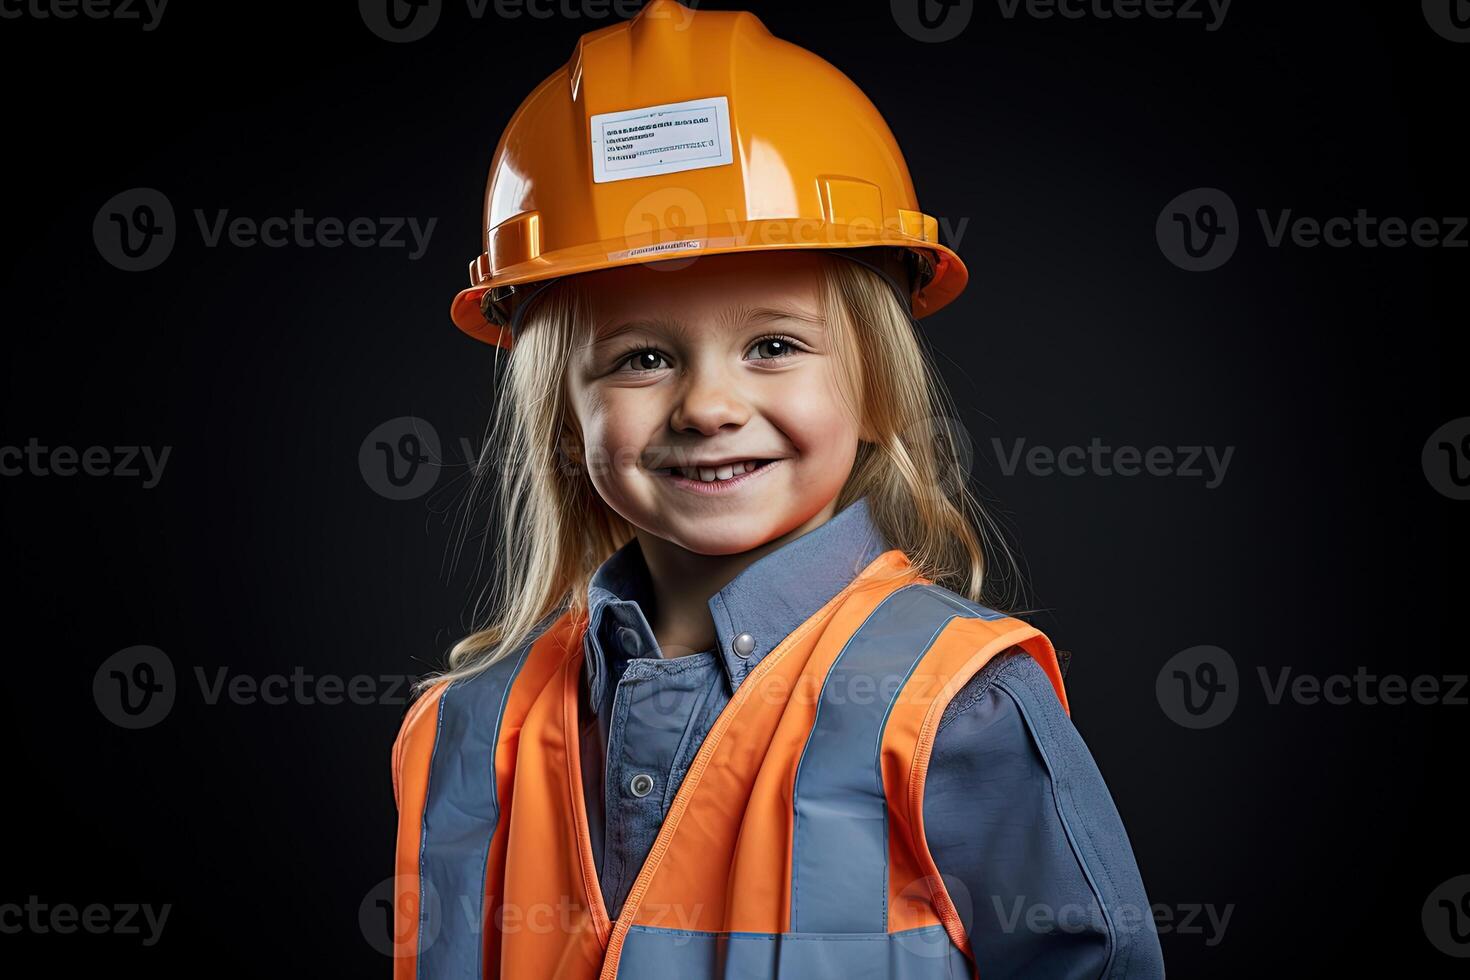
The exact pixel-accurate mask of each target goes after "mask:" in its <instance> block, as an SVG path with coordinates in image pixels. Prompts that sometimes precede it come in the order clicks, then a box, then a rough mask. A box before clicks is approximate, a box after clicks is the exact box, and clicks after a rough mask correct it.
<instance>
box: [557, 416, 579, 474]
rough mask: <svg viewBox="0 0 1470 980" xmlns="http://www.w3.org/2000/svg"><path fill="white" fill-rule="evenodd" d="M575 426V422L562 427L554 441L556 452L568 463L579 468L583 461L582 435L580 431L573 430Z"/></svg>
mask: <svg viewBox="0 0 1470 980" xmlns="http://www.w3.org/2000/svg"><path fill="white" fill-rule="evenodd" d="M575 427H576V423H571V424H569V425H566V426H563V427H562V430H561V437H560V438H559V439H557V443H556V452H557V455H558V456H560V457H561V458H562V459H564V460H566V462H567V463H568V464H569V465H571V466H573V467H576V468H577V469H579V470H580V469H581V468H582V462H583V460H582V455H583V454H582V436H581V433H580V432H577V431H574V429H575Z"/></svg>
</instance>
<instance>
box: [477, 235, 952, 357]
mask: <svg viewBox="0 0 1470 980" xmlns="http://www.w3.org/2000/svg"><path fill="white" fill-rule="evenodd" d="M875 245H892V246H899V247H903V248H911V249H917V250H921V251H924V252H927V253H928V255H929V257H930V260H931V261H932V262H933V264H934V277H933V278H932V279H931V280H930V281H929V282H928V283H927V284H926V285H925V286H924V287H923V288H922V289H921V290H919V291H918V292H916V293H915V294H914V295H913V297H912V300H913V310H912V312H913V316H914V318H915V319H921V318H923V317H925V316H928V315H929V314H931V313H934V312H936V311H938V310H940V309H942V308H944V307H945V306H947V305H948V304H949V303H950V302H951V301H952V300H953V299H954V298H955V297H956V296H958V295H959V294H960V293H961V292H962V291H963V290H964V288H965V284H966V283H967V282H968V281H969V271H968V270H967V269H966V268H965V263H964V262H963V260H961V259H960V257H959V255H958V254H957V253H956V252H955V251H954V250H953V249H951V248H949V247H948V246H945V245H942V244H940V243H939V242H935V241H928V240H926V239H923V238H918V237H915V236H912V235H905V234H902V233H901V232H898V231H896V230H893V229H889V228H878V227H874V226H871V225H866V226H865V225H840V224H833V223H830V222H820V221H816V222H814V221H813V220H811V219H762V220H757V221H747V222H742V223H739V224H734V225H721V226H707V227H704V228H699V229H668V230H666V231H663V232H661V233H660V235H659V237H658V238H653V237H651V236H648V235H640V236H637V237H636V238H616V239H608V240H605V241H601V242H594V243H591V244H588V245H581V246H577V247H575V248H566V249H560V250H557V251H552V252H547V253H545V254H542V255H539V256H537V257H536V258H534V259H530V260H528V261H524V262H520V263H518V264H516V265H511V266H507V267H506V268H504V269H500V270H495V271H494V272H493V274H492V266H491V263H490V256H488V255H481V256H480V257H479V258H478V259H476V260H475V262H473V263H471V266H470V270H471V282H472V285H470V286H469V287H468V288H467V289H464V290H462V291H460V293H459V294H458V295H457V296H455V297H454V301H453V303H451V304H450V308H449V316H450V319H452V320H453V321H454V324H455V326H457V327H459V329H460V330H462V331H464V332H465V333H467V334H469V335H470V336H471V337H474V338H475V339H476V340H479V341H482V342H484V343H487V344H493V345H496V346H499V347H504V348H509V347H510V346H511V336H510V331H509V330H507V329H505V328H503V327H501V326H498V325H496V324H494V323H491V322H489V321H488V320H486V319H485V316H484V314H483V313H482V312H481V310H480V304H481V299H482V297H483V296H484V294H485V293H486V292H487V291H488V290H490V289H491V288H493V287H496V286H515V285H521V284H525V283H533V282H539V281H542V280H545V279H552V278H560V277H562V276H571V275H577V274H579V273H583V272H596V271H598V270H601V269H613V268H618V267H620V266H627V265H634V264H648V263H654V262H661V261H671V260H679V259H689V258H697V257H699V256H702V255H724V254H729V253H733V252H765V251H778V250H782V249H808V248H815V249H823V250H825V249H843V248H870V247H872V246H875Z"/></svg>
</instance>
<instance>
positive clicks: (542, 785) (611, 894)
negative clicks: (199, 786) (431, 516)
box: [393, 0, 1163, 980]
mask: <svg viewBox="0 0 1470 980" xmlns="http://www.w3.org/2000/svg"><path fill="white" fill-rule="evenodd" d="M486 228H487V235H486V249H485V254H483V255H482V256H480V258H478V259H477V260H476V261H475V263H474V264H473V265H472V266H471V282H472V286H471V288H470V289H468V290H466V291H465V292H463V293H461V294H460V296H459V297H457V298H456V300H455V304H454V307H453V309H452V315H453V317H454V319H455V322H456V323H457V324H459V326H460V327H461V328H462V329H464V330H466V331H467V332H469V333H471V334H472V335H474V336H477V337H480V338H482V339H485V340H488V341H490V342H492V343H494V344H496V345H497V346H498V347H500V348H502V349H505V350H508V351H511V353H510V355H509V356H508V358H507V364H506V373H505V377H504V379H503V381H502V384H501V388H500V402H499V411H498V414H497V417H496V421H495V426H494V430H493V439H492V446H493V449H492V450H491V451H490V453H489V454H488V458H493V459H494V460H495V461H496V463H497V465H496V466H495V467H494V469H495V474H496V476H498V477H499V483H500V487H499V492H500V498H499V499H500V507H499V518H500V541H499V548H500V552H501V561H500V563H499V566H498V569H497V571H498V579H497V582H496V583H495V585H496V588H495V589H494V592H493V595H494V598H495V607H494V609H493V610H492V614H491V616H490V617H489V620H488V624H487V625H486V626H485V628H483V629H482V630H480V631H479V632H476V633H474V634H473V635H471V636H469V637H467V638H466V639H464V640H463V641H461V642H460V643H459V644H458V645H456V646H455V648H454V649H453V651H452V652H451V654H450V658H449V669H448V670H447V672H445V673H443V674H441V675H438V676H436V677H432V678H429V679H428V680H426V681H425V683H424V685H423V694H422V696H421V697H420V698H419V699H418V700H417V701H416V702H415V704H414V705H413V707H412V708H411V709H410V711H409V714H408V717H407V718H406V719H405V721H404V723H403V727H402V730H401V732H400V734H399V736H398V739H397V742H396V744H395V745H394V749H393V784H394V792H395V795H396V799H397V803H398V808H399V832H398V861H397V871H396V888H395V894H396V898H397V911H398V922H399V926H400V934H399V935H398V936H397V937H396V941H397V957H396V976H398V977H399V978H400V980H403V978H410V977H417V978H426V980H430V978H431V980H438V978H450V977H454V978H471V977H476V978H478V977H508V978H533V980H542V978H588V980H590V978H595V977H601V978H604V980H611V978H614V977H632V978H640V980H641V978H664V977H669V978H711V980H713V978H716V977H730V978H733V977H741V978H754V977H787V978H803V980H805V978H821V977H842V978H905V980H927V978H941V977H944V978H958V977H973V976H977V975H978V976H983V977H985V978H987V980H992V978H997V977H1008V976H1022V975H1025V976H1037V977H1057V976H1066V977H1091V976H1108V977H1159V976H1162V975H1163V966H1162V960H1161V957H1160V953H1159V946H1158V939H1157V935H1156V933H1155V931H1154V928H1153V920H1152V918H1151V915H1150V912H1149V905H1148V900H1147V898H1146V897H1145V894H1144V889H1143V885H1142V882H1141V880H1140V877H1139V873H1138V869H1137V867H1136V865H1135V862H1134V859H1133V855H1132V853H1131V850H1130V846H1129V843H1128V838H1127V834H1126V833H1125V831H1124V828H1123V825H1122V823H1121V821H1120V819H1119V817H1118V813H1117V811H1116V809H1115V808H1114V806H1113V803H1112V800H1111V798H1110V797H1109V795H1108V792H1107V789H1106V787H1105V785H1104V783H1103V780H1102V777H1101V776H1100V775H1099V773H1098V770H1097V767H1096V766H1095V764H1094V763H1093V760H1092V758H1091V756H1090V755H1089V753H1088V751H1087V748H1086V747H1085V745H1084V744H1083V742H1082V739H1081V738H1080V737H1079V736H1078V734H1077V731H1076V730H1075V729H1074V728H1073V727H1072V725H1071V722H1070V720H1069V715H1068V705H1067V699H1066V693H1065V690H1064V687H1063V681H1062V673H1061V670H1060V669H1059V665H1058V662H1057V658H1056V655H1055V653H1054V652H1053V648H1052V645H1051V643H1050V642H1049V641H1048V640H1047V638H1046V637H1045V636H1043V635H1042V634H1041V633H1040V632H1039V631H1038V630H1036V629H1035V628H1034V627H1032V626H1029V625H1027V624H1026V623H1024V622H1021V621H1020V620H1018V619H1015V618H1012V617H1010V616H1007V615H1005V614H1003V613H1001V612H997V611H995V610H994V609H992V608H988V607H987V606H985V605H981V604H980V602H979V599H980V598H981V595H982V585H983V584H984V582H983V579H984V578H985V572H986V565H987V562H986V558H987V555H986V554H985V548H984V545H983V542H984V538H985V536H984V535H982V534H981V533H980V529H981V528H983V527H984V526H985V525H984V519H983V515H982V513H981V511H980V508H979V507H978V505H977V504H976V502H975V500H974V498H973V497H972V496H971V495H970V493H969V491H968V489H967V487H966V486H965V483H964V479H963V473H960V474H958V477H959V478H956V472H955V467H954V465H953V460H954V458H955V456H956V446H955V444H954V442H955V440H954V438H953V436H952V434H951V431H950V429H949V428H948V427H947V426H946V425H945V424H944V420H945V419H946V418H948V417H950V416H951V415H952V414H953V413H952V411H951V409H950V406H949V399H948V396H947V395H946V394H945V392H944V391H943V389H942V387H941V386H940V384H939V383H938V381H937V380H936V376H935V374H934V372H933V369H932V366H931V364H930V361H929V359H928V357H927V356H926V354H925V353H924V349H923V346H922V343H921V340H920V338H919V336H918V328H917V325H916V324H915V323H914V320H913V317H915V316H924V315H927V314H928V313H931V312H933V311H934V310H936V309H938V308H940V307H941V306H943V305H945V304H946V303H948V302H949V301H950V300H952V299H953V298H954V297H955V296H956V295H958V293H959V292H960V291H961V290H962V289H963V287H964V284H965V279H966V272H965V268H964V265H963V264H962V263H961V262H960V260H959V257H958V256H957V255H955V253H954V252H953V251H952V250H950V249H949V248H948V247H946V246H944V245H943V244H941V243H940V242H939V241H938V236H937V234H936V230H937V222H936V220H935V219H934V218H932V217H930V216H928V215H925V214H923V213H922V212H920V211H919V209H918V202H917V200H916V199H915V196H914V192H913V187H912V183H911V181H910V178H909V175H908V170H907V167H906V164H905V163H904V160H903V158H902V155H901V154H900V152H899V149H898V146H897V145H896V143H895V142H894V140H893V137H892V135H891V133H890V132H889V130H888V128H887V126H886V124H885V123H884V122H883V120H882V117H881V116H880V115H879V114H878V113H877V110H876V109H875V108H874V107H873V106H872V104H871V103H870V102H869V101H868V100H867V98H866V97H865V96H864V95H863V94H862V93H861V92H860V91H859V90H858V89H857V88H856V87H855V86H853V84H852V83H851V82H850V81H849V80H848V79H847V78H846V77H845V76H844V75H842V74H841V73H840V72H839V71H837V70H836V69H835V68H833V67H832V66H830V65H828V64H827V63H826V62H824V61H822V60H821V59H819V58H817V57H816V56H815V55H813V54H811V53H810V52H807V51H805V50H803V49H801V48H798V47H795V46H793V45H790V44H787V43H785V42H782V41H779V40H777V39H775V38H773V37H772V36H771V35H770V34H769V33H768V32H767V31H766V30H765V28H764V26H763V25H762V24H761V22H760V21H759V20H757V19H756V18H755V17H754V16H752V15H750V14H748V13H716V12H695V11H693V10H690V9H688V8H685V7H683V6H682V5H681V4H679V3H677V2H676V0H652V2H650V3H649V4H648V5H647V6H646V7H645V8H644V9H643V10H642V11H641V12H640V14H639V15H638V16H637V17H636V18H635V19H634V20H632V21H630V22H628V23H623V24H618V25H615V26H612V27H608V28H605V29H603V30H599V31H595V32H593V33H591V34H588V35H585V36H584V37H583V38H582V39H581V40H580V42H579V44H578V46H577V49H576V51H575V52H574V54H573V57H572V59H571V61H570V62H569V63H568V65H567V66H565V67H564V68H563V69H561V70H560V71H558V72H557V73H556V74H554V75H552V76H551V77H550V78H548V79H547V80H546V81H545V82H544V83H543V84H542V85H541V86H539V87H538V88H537V89H536V90H535V91H534V92H532V94H531V95H530V96H529V97H528V98H527V100H526V101H525V103H524V104H523V105H522V106H521V108H520V109H519V110H518V111H517V113H516V114H515V116H514V117H513V118H512V119H511V121H510V123H509V125H508V127H507V130H506V132H505V134H504V135H503V136H502V138H501V141H500V145H499V147H498V149H497V152H496V154H495V159H494V162H493V163H492V170H491V176H490V183H489V188H488V192H487V201H486ZM485 468H487V469H488V468H489V467H488V466H487V467H485Z"/></svg>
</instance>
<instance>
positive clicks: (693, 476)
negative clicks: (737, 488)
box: [673, 459, 755, 483]
mask: <svg viewBox="0 0 1470 980" xmlns="http://www.w3.org/2000/svg"><path fill="white" fill-rule="evenodd" d="M753 469H755V462H754V460H748V459H747V460H742V461H741V462H738V463H731V464H729V465H728V466H719V467H712V466H700V467H690V466H676V467H673V470H674V472H676V473H679V474H682V475H683V476H684V477H686V478H687V479H690V480H700V481H702V482H704V483H713V482H715V481H716V480H729V479H733V478H734V477H737V476H740V475H742V474H744V473H749V472H750V471H751V470H753Z"/></svg>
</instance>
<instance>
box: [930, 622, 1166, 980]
mask: <svg viewBox="0 0 1470 980" xmlns="http://www.w3.org/2000/svg"><path fill="white" fill-rule="evenodd" d="M924 827H925V836H926V838H927V841H928V845H929V851H930V854H931V855H932V856H933V858H934V862H935V865H936V866H937V867H938V869H939V873H940V875H941V877H942V878H943V880H944V884H945V888H946V889H947V890H948V891H949V894H950V897H951V899H953V901H954V904H955V908H956V910H957V911H958V912H959V915H960V918H961V920H962V921H963V922H964V925H965V930H966V934H967V935H968V936H969V939H970V946H971V949H972V951H973V952H974V955H975V966H976V969H977V971H978V975H979V976H980V977H981V978H983V980H1002V978H1008V977H1048V978H1053V977H1055V978H1083V977H1089V978H1091V977H1121V978H1126V980H1152V978H1158V977H1163V976H1164V962H1163V955H1162V953H1161V951H1160V949H1159V939H1158V933H1157V931H1156V927H1155V924H1154V920H1153V916H1152V914H1151V912H1150V909H1149V903H1148V898H1147V896H1146V895H1145V893H1144V888H1143V881H1142V878H1141V877H1140V875H1139V872H1138V865H1137V862H1136V861H1135V860H1134V857H1133V849H1132V846H1131V845H1130V843H1129V841H1128V835H1127V832H1126V831H1125V830H1124V829H1123V821H1122V818H1121V817H1119V815H1118V811H1117V808H1116V807H1115V806H1114V804H1113V799H1112V796H1111V795H1110V794H1109V793H1108V789H1107V786H1106V785H1105V784H1104V782H1103V778H1102V774H1101V773H1100V772H1099V771H1098V768H1097V764H1096V763H1095V762H1094V761H1093V758H1092V755H1091V753H1090V752H1089V751H1088V750H1087V746H1086V745H1085V744H1084V743H1083V741H1082V737H1081V735H1079V734H1078V732H1077V730H1076V728H1074V727H1073V726H1072V722H1071V720H1070V719H1069V718H1068V717H1067V714H1066V712H1065V711H1064V710H1063V708H1062V706H1061V704H1060V703H1059V702H1058V701H1057V696H1056V692H1055V691H1054V690H1053V688H1052V686H1051V682H1050V681H1049V680H1047V677H1046V674H1045V673H1044V672H1043V671H1042V670H1041V667H1040V665H1038V664H1037V663H1036V661H1035V660H1033V659H1032V658H1031V657H1030V655H1028V654H1026V653H1025V652H1024V651H1019V650H1012V651H1007V652H1006V653H1005V654H1003V655H1001V656H998V657H996V658H994V659H993V660H992V661H991V662H990V663H988V664H987V665H986V666H985V667H984V668H983V669H982V670H981V671H980V672H979V673H977V674H976V675H975V676H974V677H972V678H971V679H970V681H969V682H968V683H967V684H966V686H965V687H964V688H962V689H961V690H960V691H959V692H958V693H957V694H956V695H955V696H954V698H953V699H951V701H950V703H949V704H948V705H947V706H946V708H945V713H944V715H943V717H942V718H941V720H940V726H939V731H938V734H937V735H936V737H935V744H934V751H933V753H932V755H931V757H930V761H929V769H928V773H927V775H926V780H925V788H924Z"/></svg>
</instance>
